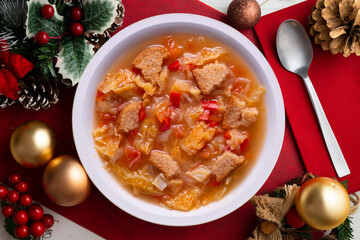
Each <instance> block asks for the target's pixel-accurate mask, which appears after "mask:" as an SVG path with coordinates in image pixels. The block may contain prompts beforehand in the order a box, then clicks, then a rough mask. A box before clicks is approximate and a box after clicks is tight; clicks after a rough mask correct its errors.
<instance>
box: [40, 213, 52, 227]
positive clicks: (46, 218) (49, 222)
mask: <svg viewBox="0 0 360 240" xmlns="http://www.w3.org/2000/svg"><path fill="white" fill-rule="evenodd" d="M41 222H42V223H43V224H44V226H45V228H51V227H52V226H54V217H53V216H52V215H50V214H45V215H44V216H43V217H42V219H41Z"/></svg>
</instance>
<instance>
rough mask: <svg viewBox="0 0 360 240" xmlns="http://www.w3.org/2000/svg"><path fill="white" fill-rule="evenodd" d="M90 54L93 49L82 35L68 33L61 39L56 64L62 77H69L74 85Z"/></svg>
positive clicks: (78, 79)
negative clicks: (76, 35)
mask: <svg viewBox="0 0 360 240" xmlns="http://www.w3.org/2000/svg"><path fill="white" fill-rule="evenodd" d="M92 55H93V51H92V50H91V47H90V45H88V44H87V43H86V41H85V39H84V37H83V36H80V37H75V36H73V35H68V36H66V37H65V38H64V40H63V44H62V46H61V51H60V53H59V58H58V63H57V65H56V66H58V67H59V73H60V74H62V75H63V78H64V79H65V78H69V79H71V80H72V85H75V84H76V83H78V82H79V81H80V78H81V76H82V74H83V72H84V70H85V68H86V66H87V65H88V63H89V61H90V59H91V57H92Z"/></svg>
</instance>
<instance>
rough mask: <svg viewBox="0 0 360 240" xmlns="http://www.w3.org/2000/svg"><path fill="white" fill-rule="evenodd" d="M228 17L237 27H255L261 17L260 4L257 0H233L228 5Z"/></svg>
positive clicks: (240, 28)
mask: <svg viewBox="0 0 360 240" xmlns="http://www.w3.org/2000/svg"><path fill="white" fill-rule="evenodd" d="M227 17H228V20H229V22H230V24H231V25H232V26H233V27H235V28H236V29H239V30H242V29H250V28H253V27H255V25H256V24H257V23H258V22H259V20H260V17H261V9H260V5H259V3H258V2H257V1H255V0H233V1H232V2H231V3H230V5H229V7H228V10H227Z"/></svg>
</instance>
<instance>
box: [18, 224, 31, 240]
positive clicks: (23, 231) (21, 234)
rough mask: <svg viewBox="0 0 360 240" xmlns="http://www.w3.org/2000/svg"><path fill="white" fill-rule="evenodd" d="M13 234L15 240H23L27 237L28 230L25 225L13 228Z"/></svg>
mask: <svg viewBox="0 0 360 240" xmlns="http://www.w3.org/2000/svg"><path fill="white" fill-rule="evenodd" d="M14 234H15V236H16V237H17V238H20V239H23V238H26V237H28V236H29V228H28V226H26V225H22V226H18V227H16V228H15V231H14Z"/></svg>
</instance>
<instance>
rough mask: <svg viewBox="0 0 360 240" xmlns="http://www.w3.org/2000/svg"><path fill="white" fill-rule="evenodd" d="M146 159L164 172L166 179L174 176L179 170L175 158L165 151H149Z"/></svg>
mask: <svg viewBox="0 0 360 240" xmlns="http://www.w3.org/2000/svg"><path fill="white" fill-rule="evenodd" d="M148 161H149V162H150V163H151V164H153V165H154V166H155V167H156V168H157V169H159V170H160V171H161V172H162V173H164V175H165V177H166V178H167V179H170V178H172V177H174V176H175V175H176V174H178V173H179V172H180V168H179V165H178V163H177V162H176V160H175V159H174V158H173V157H171V156H170V155H169V154H167V153H165V152H161V151H157V150H153V151H151V153H150V157H149V159H148Z"/></svg>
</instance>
